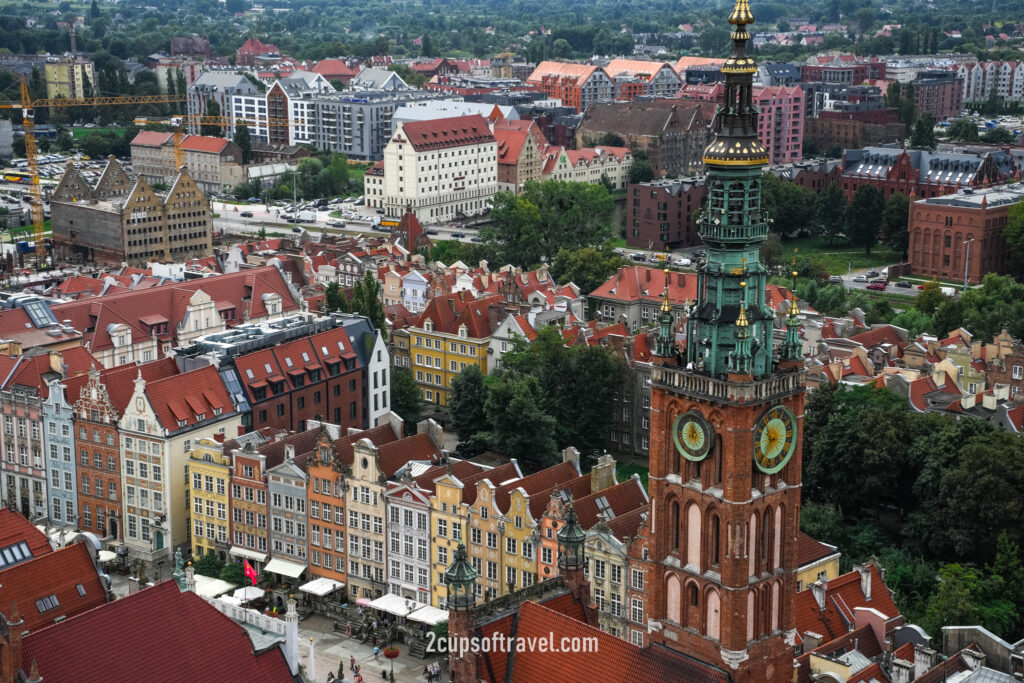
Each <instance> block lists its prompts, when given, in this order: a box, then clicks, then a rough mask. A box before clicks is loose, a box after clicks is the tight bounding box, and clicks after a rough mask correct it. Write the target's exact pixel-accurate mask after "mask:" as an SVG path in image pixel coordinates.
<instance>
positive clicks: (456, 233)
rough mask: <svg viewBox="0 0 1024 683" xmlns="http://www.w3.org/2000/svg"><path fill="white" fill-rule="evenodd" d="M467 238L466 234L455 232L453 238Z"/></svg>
mask: <svg viewBox="0 0 1024 683" xmlns="http://www.w3.org/2000/svg"><path fill="white" fill-rule="evenodd" d="M465 236H466V233H464V232H453V233H452V237H457V238H459V239H462V238H463V237H465Z"/></svg>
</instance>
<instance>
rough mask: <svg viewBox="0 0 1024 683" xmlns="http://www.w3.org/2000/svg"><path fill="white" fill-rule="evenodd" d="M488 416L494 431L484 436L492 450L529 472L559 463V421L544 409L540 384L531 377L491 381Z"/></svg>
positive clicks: (509, 375) (500, 377)
mask: <svg viewBox="0 0 1024 683" xmlns="http://www.w3.org/2000/svg"><path fill="white" fill-rule="evenodd" d="M488 385H489V386H488V391H487V401H486V402H485V403H484V412H485V413H486V415H487V421H488V422H489V423H490V425H491V430H490V431H489V432H485V433H483V434H481V435H480V438H481V440H482V441H483V442H484V443H486V444H487V445H488V446H489V447H490V448H492V449H494V450H495V451H497V452H498V453H501V454H502V455H504V456H505V457H508V458H516V459H517V460H518V461H519V462H520V463H523V464H524V465H525V466H526V467H527V469H529V470H540V469H543V468H545V467H548V466H550V465H553V464H555V463H556V462H557V460H558V449H557V447H556V445H555V438H554V433H555V428H556V423H555V418H553V417H551V416H550V415H548V414H546V413H545V412H544V411H543V409H542V408H541V402H542V401H543V397H542V394H541V388H540V382H538V381H537V378H536V377H533V376H531V375H521V374H519V373H516V372H500V373H498V374H497V375H494V376H492V377H488Z"/></svg>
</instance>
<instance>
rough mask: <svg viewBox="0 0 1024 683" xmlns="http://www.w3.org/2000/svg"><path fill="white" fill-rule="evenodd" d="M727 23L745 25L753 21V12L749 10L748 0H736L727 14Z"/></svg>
mask: <svg viewBox="0 0 1024 683" xmlns="http://www.w3.org/2000/svg"><path fill="white" fill-rule="evenodd" d="M729 23H730V24H733V25H734V26H746V25H747V24H753V23H754V13H753V12H751V11H750V1H749V0H736V6H735V7H733V8H732V14H730V15H729Z"/></svg>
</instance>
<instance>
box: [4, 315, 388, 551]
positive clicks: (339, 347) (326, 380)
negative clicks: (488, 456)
mask: <svg viewBox="0 0 1024 683" xmlns="http://www.w3.org/2000/svg"><path fill="white" fill-rule="evenodd" d="M317 328H322V329H323V331H319V332H315V330H316V329H317ZM260 329H264V331H266V330H269V331H270V333H269V334H267V335H265V338H264V339H263V342H262V343H264V344H267V345H271V346H272V349H271V350H270V352H271V353H272V354H273V356H272V357H269V360H270V361H272V362H274V363H279V364H280V365H279V366H275V367H278V369H279V372H281V373H282V374H283V375H287V376H288V382H289V387H290V388H289V390H288V391H287V392H282V394H281V395H278V396H274V397H270V398H268V399H267V401H261V400H259V397H258V396H256V395H254V394H253V393H251V392H250V391H249V389H251V388H252V387H251V385H252V384H255V383H258V382H259V381H260V380H257V381H256V382H254V381H247V380H246V373H245V368H248V367H254V358H257V357H258V358H260V359H261V360H262V359H263V357H264V356H265V355H266V353H267V351H262V350H255V351H253V347H255V346H257V345H259V344H260V343H261V342H260V339H259V335H258V334H256V330H260ZM289 330H290V331H291V333H292V334H294V335H301V336H298V337H297V338H295V339H294V340H292V341H288V342H286V343H282V337H281V335H282V334H284V333H286V332H287V331H289ZM311 330H312V331H314V332H315V333H311ZM235 332H236V333H237V334H241V335H242V336H245V337H247V338H248V346H247V348H242V349H240V351H241V352H240V353H239V355H237V356H233V355H232V356H231V357H230V362H227V363H224V362H219V361H220V360H221V359H219V358H218V357H217V355H216V354H215V353H209V352H208V353H205V354H198V355H197V354H189V353H186V352H185V351H188V350H190V349H195V348H201V349H209V348H210V347H211V346H213V345H214V343H213V341H212V340H211V339H209V338H205V337H204V338H200V339H198V340H195V343H194V344H193V345H192V346H191V347H189V348H187V349H179V351H181V353H175V354H174V357H173V358H171V357H165V358H161V359H159V360H155V361H151V362H148V363H141V364H136V363H127V364H124V365H118V366H115V367H112V368H109V369H103V368H102V367H101V366H100V364H99V362H98V359H97V358H96V356H94V355H93V354H90V353H89V351H88V350H87V349H86V348H85V347H83V346H73V347H69V348H66V349H63V350H60V351H49V352H42V353H37V354H36V355H21V356H4V357H0V368H2V369H3V370H4V371H5V373H4V377H5V381H4V383H3V384H2V385H0V412H2V414H3V416H4V417H3V438H2V440H0V445H2V448H0V482H2V484H3V499H4V502H5V504H8V505H13V506H15V507H17V508H18V509H20V510H21V512H22V513H23V514H25V516H26V517H29V518H30V519H33V520H35V521H39V522H43V523H48V524H51V525H55V526H58V527H64V528H68V529H79V530H81V531H87V532H91V533H94V534H95V535H96V536H97V537H98V538H99V539H101V542H102V543H103V544H104V547H107V548H109V549H111V550H114V551H116V552H118V553H119V554H120V555H121V556H123V557H125V559H126V560H127V559H129V558H130V559H132V560H141V561H145V562H147V563H150V564H153V563H155V564H156V565H157V567H158V569H157V571H159V570H160V569H159V567H160V566H161V565H166V564H167V563H169V561H170V558H171V556H172V553H173V552H174V549H175V548H180V547H189V545H190V544H192V539H199V538H201V539H205V540H208V541H210V543H213V542H223V541H226V540H227V539H229V538H230V534H229V532H228V528H227V525H226V519H227V509H226V504H225V502H226V499H225V498H224V497H223V496H225V495H226V489H225V487H226V484H225V483H224V482H223V481H220V480H222V479H223V476H219V477H213V476H211V477H210V478H209V479H205V478H204V480H203V490H204V491H206V492H215V494H216V496H220V498H219V499H217V498H214V497H209V498H208V499H205V500H204V503H203V506H204V507H203V513H202V514H203V515H204V516H205V518H204V520H203V526H202V529H199V528H198V527H195V525H194V524H190V523H189V519H188V514H187V513H186V507H189V506H190V501H189V494H188V488H189V487H188V483H187V481H186V479H185V473H186V472H187V470H188V465H189V463H190V462H191V461H192V460H194V459H195V458H196V457H197V456H196V455H195V454H196V453H199V454H200V455H199V457H204V456H209V457H211V458H212V455H211V451H212V450H216V448H214V447H213V444H219V443H221V442H223V441H224V440H225V439H233V438H235V437H236V436H237V435H239V434H241V433H243V432H247V431H248V432H250V433H253V434H256V435H259V434H260V433H268V432H270V433H287V431H289V430H295V429H299V428H303V429H304V427H305V423H306V421H307V420H314V419H315V420H318V421H319V420H322V419H324V418H325V417H327V416H328V414H330V415H338V416H341V417H343V420H342V424H343V426H342V427H340V429H349V428H351V429H363V428H366V427H369V426H370V425H371V424H372V423H375V422H376V421H377V419H378V418H379V417H380V416H381V415H384V414H386V413H387V412H388V411H387V409H386V405H387V401H388V397H389V392H388V382H389V375H390V360H389V356H388V352H387V349H386V347H385V346H384V344H383V340H382V338H381V336H380V334H379V333H378V332H377V331H376V330H374V329H373V328H372V326H370V325H369V324H368V321H367V320H366V319H364V318H360V317H358V316H352V315H345V316H335V317H332V318H313V317H312V316H309V315H308V314H303V315H300V316H292V317H290V318H284V319H281V320H277V321H272V322H268V323H261V324H256V325H250V326H242V327H240V328H236V329H235ZM210 336H211V337H214V338H216V339H220V340H223V339H224V338H225V337H229V336H230V333H225V334H215V335H210ZM222 346H223V347H225V348H229V349H230V346H229V345H222ZM235 350H239V349H235ZM289 361H290V362H289ZM288 368H292V369H294V371H289V369H288ZM307 379H308V380H309V382H310V384H309V386H301V387H299V385H300V384H301V383H302V382H305V381H306V380H307ZM243 384H245V385H246V386H248V387H249V389H247V388H245V387H243ZM282 396H284V397H286V400H282ZM272 399H273V400H276V401H277V403H275V404H273V405H283V406H285V407H286V410H284V411H283V412H284V418H283V419H276V418H275V419H273V420H270V419H269V417H268V418H267V419H265V420H263V419H261V417H260V416H259V415H260V413H261V412H266V413H271V414H274V415H275V416H276V415H277V414H278V411H276V410H274V409H273V408H271V405H272V404H270V403H268V401H270V400H272ZM254 415H256V416H257V417H254ZM254 421H260V422H261V424H260V425H259V427H258V428H257V431H255V432H253V423H254ZM263 422H266V423H267V424H262V423H263ZM271 422H272V423H273V425H271V424H270V423H271ZM243 438H244V437H243ZM253 438H257V437H253ZM257 440H258V439H257ZM192 503H195V501H192ZM207 503H209V505H207ZM193 512H195V509H193ZM210 547H211V548H212V545H211V546H210ZM303 547H305V546H304V545H303Z"/></svg>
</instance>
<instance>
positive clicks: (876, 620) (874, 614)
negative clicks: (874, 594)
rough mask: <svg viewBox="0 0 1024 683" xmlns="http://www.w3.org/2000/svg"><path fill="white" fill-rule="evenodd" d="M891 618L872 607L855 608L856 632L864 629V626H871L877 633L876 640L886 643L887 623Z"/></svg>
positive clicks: (854, 621) (854, 622)
mask: <svg viewBox="0 0 1024 683" xmlns="http://www.w3.org/2000/svg"><path fill="white" fill-rule="evenodd" d="M890 616H894V615H887V614H882V613H881V612H879V611H878V610H876V609H874V608H871V607H854V608H853V624H854V626H853V628H854V630H856V629H859V628H863V627H864V626H870V627H871V630H872V631H874V633H875V638H877V639H878V642H880V643H884V642H886V641H885V622H886V621H887V620H888V619H889V617H890Z"/></svg>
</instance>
